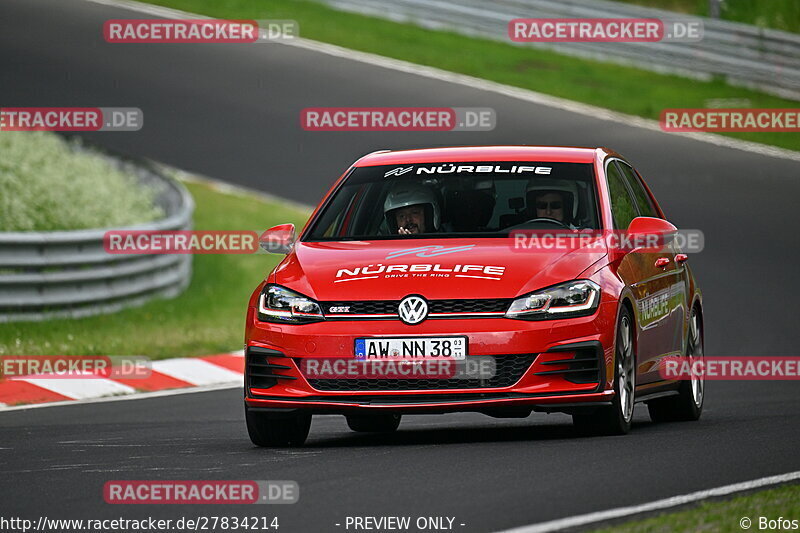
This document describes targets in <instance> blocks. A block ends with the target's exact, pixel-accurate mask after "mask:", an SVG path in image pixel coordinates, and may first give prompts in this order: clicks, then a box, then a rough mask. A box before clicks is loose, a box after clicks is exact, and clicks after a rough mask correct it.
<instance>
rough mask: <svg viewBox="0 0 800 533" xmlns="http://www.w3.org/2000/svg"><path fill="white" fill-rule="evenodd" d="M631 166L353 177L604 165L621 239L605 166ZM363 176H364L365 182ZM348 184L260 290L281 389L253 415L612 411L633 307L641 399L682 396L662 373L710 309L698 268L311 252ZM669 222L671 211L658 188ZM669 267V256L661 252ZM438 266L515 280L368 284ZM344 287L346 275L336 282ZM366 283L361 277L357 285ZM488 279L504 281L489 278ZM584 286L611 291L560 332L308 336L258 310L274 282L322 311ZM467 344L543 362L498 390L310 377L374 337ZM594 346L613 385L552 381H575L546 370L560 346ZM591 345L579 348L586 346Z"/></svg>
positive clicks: (501, 245) (374, 327)
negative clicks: (335, 385) (657, 301)
mask: <svg viewBox="0 0 800 533" xmlns="http://www.w3.org/2000/svg"><path fill="white" fill-rule="evenodd" d="M615 158H616V159H622V158H621V156H619V155H618V154H616V153H614V152H612V151H611V150H607V149H603V148H568V147H524V146H522V147H519V146H518V147H513V146H498V147H465V148H439V149H424V150H408V151H402V152H378V153H374V154H370V155H367V156H365V157H363V158H361V159H359V160H358V161H357V162H356V163H355V164H354V165H353V167H352V168H355V167H365V166H378V165H404V164H411V163H435V162H467V161H538V162H546V161H553V162H572V163H592V164H593V166H594V170H595V179H596V184H595V185H596V191H597V195H598V197H599V203H598V207H599V215H600V219H601V222H602V226H603V228H612V227H613V217H612V211H611V205H610V201H609V190H608V185H607V183H606V179H605V165H606V164H607V162H608V161H610V160H612V159H615ZM352 168H351V170H352ZM349 172H350V170H348V172H345V173H344V174H343V175H342V177H341V178H339V180H337V182H336V183H335V184H334V185H333V187H332V188H331V191H330V192H329V193H328V194H327V195H326V197H325V199H323V201H322V202H321V203H320V207H318V208H317V210H315V212H314V214H313V215H312V216H311V218H310V221H309V223H308V224H307V225H306V228H305V229H304V230H303V232H302V235H301V238H300V239H299V240H298V242H297V243H296V244H295V246H294V248H293V249H292V250H291V252H290V253H288V254H287V256H286V257H285V258H284V259H283V261H281V263H280V264H279V265H278V266H277V267H276V268H275V269H274V270H273V271H272V272H271V273H270V274H269V276H268V278H267V279H266V280H265V281H264V282H263V283H262V284H260V285H259V286H258V287H257V288H256V290H255V291H254V292H253V295H252V296H251V298H250V301H249V305H248V312H247V319H246V331H245V348H246V349H249V348H251V347H260V348H266V349H268V350H274V351H275V352H279V353H280V354H279V355H278V356H276V357H275V359H274V361H273V360H272V358H270V362H276V363H277V362H279V363H280V365H281V366H282V367H284V368H282V369H281V370H280V371H276V372H278V373H279V374H280V375H284V376H287V379H277V380H276V382H275V383H274V384H273V385H271V386H269V387H267V388H258V387H250V386H248V385H247V384H246V386H245V402H246V404H247V405H248V406H249V407H251V408H256V407H261V408H271V409H278V410H280V409H305V410H310V411H314V412H342V413H351V412H364V411H377V410H387V409H388V410H392V411H395V412H408V413H421V412H449V411H463V410H468V411H469V410H471V411H486V412H489V411H492V410H493V409H502V408H512V407H521V408H526V407H531V408H534V409H538V410H545V411H550V410H555V411H565V412H569V411H570V409H573V408H574V407H575V406H581V405H589V404H598V403H603V404H605V403H608V402H610V400H611V399H612V398H613V395H614V391H613V383H612V379H613V375H614V366H613V365H614V339H615V338H616V337H615V335H616V332H615V327H616V324H617V318H618V316H619V313H620V309H621V304H622V305H627V306H628V307H630V308H631V310H632V311H633V314H634V317H635V322H636V337H635V339H634V341H635V343H636V345H637V348H638V352H639V354H640V357H639V360H638V361H637V364H638V369H639V372H638V373H639V375H640V380H639V381H638V383H639V385H638V387H637V395H639V394H641V395H642V397H644V395H645V394H646V393H648V392H658V391H660V390H662V389H665V388H670V387H674V386H675V383H674V382H665V381H662V380H660V378H659V376H658V372H657V368H658V361H659V360H660V358H662V357H664V356H665V355H667V354H670V353H674V352H675V351H676V350H679V349H680V347H682V346H683V343H684V342H685V336H686V335H685V331H686V327H687V321H688V313H689V310H690V309H691V308H692V307H693V306H698V307H699V306H701V305H702V304H701V296H700V292H699V290H698V289H697V288H696V286H695V282H694V278H693V277H692V275H691V272H690V271H689V268H688V266H681V267H678V266H677V264H676V262H674V261H673V262H672V263H671V264H670V266H669V268H667V269H663V270H662V269H660V268H659V269H655V266H654V261H653V259H654V258H653V257H652V256H653V254H649V253H643V254H639V253H630V254H620V253H619V252H616V251H615V250H608V249H601V250H593V251H592V252H587V251H585V250H573V251H571V252H563V251H561V252H555V253H552V254H543V253H533V254H526V253H524V252H521V251H515V250H514V249H513V248H512V246H511V245H510V243H509V239H499V238H482V239H458V238H456V239H454V238H448V239H446V243H445V244H446V245H447V246H448V247H450V246H452V247H457V246H463V245H468V244H472V245H474V246H473V247H472V248H471V249H469V250H465V251H462V252H459V253H457V254H456V253H454V254H448V255H441V256H438V257H417V256H412V255H407V256H401V257H396V258H393V259H388V260H387V254H389V253H391V252H394V251H397V250H401V249H403V248H404V247H407V246H408V244H406V243H404V242H403V241H402V240H401V239H394V240H374V241H342V242H339V241H337V242H303V236H304V235H305V234H306V233H307V230H308V228H309V227H310V224H311V223H312V221H313V220H314V219H315V218H316V216H317V214H318V212H319V210H320V209H321V207H322V206H324V205H325V204H326V202H327V201H328V199H329V198H330V197H331V195H332V194H333V193H334V192H335V191H336V190H337V188H338V187H339V186H340V184H341V183H342V182H343V181H344V180H345V179H346V178H347V176H348V174H349ZM647 193H648V194H649V195H650V197H651V199H652V201H653V204H654V205H655V206H656V208H657V209H658V213H659V214H660V215H661V216H662V217H663V212H662V211H661V209H660V207H658V203H657V202H656V201H655V198H654V197H653V196H652V193H651V192H650V190H649V189H647ZM442 242H443V240H442V239H414V241H413V246H414V247H422V246H426V245H433V244H442ZM662 255H663V254H662ZM398 263H408V264H420V263H428V264H436V265H439V268H440V269H443V270H445V271H447V270H448V269H452V268H453V267H454V265H456V264H460V265H489V266H501V267H503V268H504V271H503V273H502V275H500V276H484V277H476V278H455V277H453V276H451V277H448V278H431V277H428V278H421V279H416V278H396V279H391V280H387V279H386V278H384V277H377V278H369V276H363V268H367V273H371V272H374V271H376V270H378V269H380V267H381V266H384V267H385V266H387V265H390V264H398ZM343 269H344V270H347V271H355V270H356V269H358V273H359V274H360V275H362V276H363V277H365V278H369V279H359V280H356V281H343V280H342V278H343V277H345V278H346V277H348V276H350V275H349V274H347V273H346V274H345V275H344V276H342V275H339V274H340V273H341V271H342V270H343ZM337 276H338V277H337ZM350 277H353V276H350ZM488 277H492V278H496V279H485V278H488ZM574 279H589V280H592V281H594V282H595V283H597V284H598V285H599V286H600V287H601V290H602V295H601V300H600V301H601V303H600V305H599V307H598V309H597V311H596V312H595V313H594V314H593V315H591V316H584V317H578V318H566V319H558V320H543V321H526V320H516V319H509V318H504V317H491V318H468V319H467V318H465V319H458V318H452V319H447V320H434V319H428V320H425V321H423V322H422V323H420V324H417V325H413V326H412V325H407V324H405V323H403V322H401V321H400V320H397V319H396V320H378V321H368V320H348V321H329V320H325V321H321V322H314V323H309V324H301V325H289V324H275V323H270V322H264V321H261V320H259V318H258V313H257V308H258V299H259V297H260V294H261V291H262V289H263V288H264V286H265V285H266V284H278V285H281V286H283V287H286V288H288V289H291V290H293V291H296V292H299V293H301V294H303V295H305V296H307V297H310V298H312V299H314V300H317V301H320V302H334V301H345V300H347V301H355V300H359V301H360V300H366V301H372V300H376V301H377V300H400V299H401V298H403V297H405V296H407V295H409V294H421V295H423V296H424V297H425V298H427V299H429V300H440V299H465V298H469V299H488V298H503V299H506V298H507V299H513V298H515V297H517V296H520V295H523V294H526V293H529V292H531V291H534V290H538V289H542V288H545V287H548V286H552V285H555V284H558V283H562V282H565V281H570V280H574ZM659 291H662V292H663V291H668V292H669V291H671V292H669V293H670V294H671V295H672V297H671V299H670V300H669V309H667V310H666V311H665V312H664V313H663V316H659V317H658V320H657V321H655V322H654V321H653V320H651V318H652V317H649V318H648V317H644V316H643V315H642V314H641V309H640V308H641V305H640V304H641V302H642V301H643V300H644V299H645V298H648V297H649V295H650V294H652V293H653V292H659ZM453 334H459V335H466V336H467V337H468V346H469V353H468V356H480V355H502V354H534V355H535V358H534V359H533V362H532V363H531V365H530V367H529V368H528V369H527V371H525V372H524V373H523V374H522V377H521V378H520V379H519V380H518V381H517V382H516V383H514V384H512V385H510V386H506V387H499V388H483V387H482V388H463V389H454V388H448V389H446V390H445V389H441V390H439V389H436V390H430V389H425V390H369V391H363V390H361V391H359V390H345V391H332V390H318V389H316V388H314V387H313V386H312V385H311V384H310V383H309V380H307V379H306V378H305V376H304V375H303V373H302V372H301V370H300V368H299V366H298V362H299V361H301V360H302V359H303V358H309V357H312V358H321V357H333V358H353V357H354V352H353V350H354V342H355V339H356V338H359V337H373V336H386V337H392V336H408V337H411V336H442V335H453ZM576 343H595V344H596V345H597V346H599V348H598V354H599V355H598V357H600V358H601V362H600V365H601V366H602V369H601V373H600V376H601V377H600V379H599V380H598V382H593V383H575V382H573V381H570V380H568V379H566V376H567V374H558V373H553V372H549V373H545V374H542V373H541V372H545V371H554V370H564V369H566V368H567V367H568V365H547V364H546V363H547V362H548V361H553V360H560V359H563V357H564V352H561V351H559V347H560V346H565V345H567V346H569V345H574V344H576ZM579 345H580V344H579Z"/></svg>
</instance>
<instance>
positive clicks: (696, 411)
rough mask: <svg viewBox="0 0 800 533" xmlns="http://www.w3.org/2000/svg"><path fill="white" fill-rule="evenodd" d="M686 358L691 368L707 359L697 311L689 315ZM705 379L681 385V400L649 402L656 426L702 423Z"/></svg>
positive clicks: (684, 382)
mask: <svg viewBox="0 0 800 533" xmlns="http://www.w3.org/2000/svg"><path fill="white" fill-rule="evenodd" d="M686 358H687V359H688V360H689V363H690V364H694V362H695V361H698V360H702V358H703V320H702V317H701V316H700V313H699V312H698V311H697V308H694V309H692V313H691V314H690V315H689V332H688V334H687V340H686ZM705 388H706V387H705V379H704V378H703V376H698V377H694V376H692V378H691V379H689V380H684V381H681V383H680V386H679V387H678V395H677V396H668V397H666V398H658V399H656V400H653V401H651V402H647V409H648V411H650V420H652V421H653V422H686V421H692V420H699V419H700V415H701V414H702V412H703V401H704V400H705Z"/></svg>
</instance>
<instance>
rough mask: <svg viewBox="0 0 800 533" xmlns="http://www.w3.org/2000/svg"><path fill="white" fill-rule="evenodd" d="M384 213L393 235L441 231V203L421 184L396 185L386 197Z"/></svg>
mask: <svg viewBox="0 0 800 533" xmlns="http://www.w3.org/2000/svg"><path fill="white" fill-rule="evenodd" d="M383 212H384V215H385V217H386V222H387V224H388V225H389V229H390V232H391V233H393V234H398V235H411V234H416V233H430V232H433V231H438V230H439V221H440V215H439V202H438V201H437V199H436V195H435V194H434V193H433V191H431V190H430V189H429V188H428V187H426V186H424V185H422V184H421V183H416V182H406V183H396V184H395V185H394V186H393V187H392V189H391V190H390V191H389V194H388V195H387V196H386V201H385V202H384V204H383Z"/></svg>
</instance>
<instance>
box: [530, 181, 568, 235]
mask: <svg viewBox="0 0 800 533" xmlns="http://www.w3.org/2000/svg"><path fill="white" fill-rule="evenodd" d="M526 196H527V205H528V216H529V217H530V218H548V219H552V220H556V221H558V222H561V223H562V224H563V225H565V226H567V227H568V228H571V229H577V227H576V226H575V222H576V219H577V218H578V202H577V198H578V188H577V186H576V185H575V184H574V183H573V182H570V181H565V180H544V179H533V180H531V181H530V183H529V184H528V187H527V189H526Z"/></svg>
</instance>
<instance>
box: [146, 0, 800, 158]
mask: <svg viewBox="0 0 800 533" xmlns="http://www.w3.org/2000/svg"><path fill="white" fill-rule="evenodd" d="M146 1H148V2H149V3H152V4H158V5H162V6H168V7H172V8H176V9H181V10H185V11H189V12H194V13H202V14H204V15H208V16H211V17H216V18H227V19H293V20H296V21H298V23H299V25H300V35H301V36H303V37H306V38H309V39H314V40H317V41H322V42H326V43H332V44H336V45H340V46H343V47H346V48H350V49H353V50H361V51H365V52H371V53H375V54H379V55H382V56H386V57H392V58H396V59H402V60H405V61H410V62H412V63H417V64H420V65H428V66H432V67H437V68H441V69H444V70H448V71H452V72H458V73H462V74H468V75H471V76H476V77H478V78H484V79H487V80H492V81H496V82H499V83H504V84H507V85H512V86H515V87H521V88H524V89H530V90H534V91H538V92H541V93H545V94H550V95H554V96H558V97H561V98H567V99H569V100H574V101H578V102H585V103H588V104H592V105H596V106H599V107H604V108H608V109H613V110H615V111H620V112H623V113H628V114H631V115H638V116H642V117H646V118H651V119H658V118H659V115H660V113H661V110H662V109H664V108H702V107H706V104H705V102H706V101H707V100H711V99H747V100H749V101H750V104H751V107H754V108H796V107H797V105H798V104H797V102H796V101H792V100H786V99H783V98H778V97H774V96H770V95H767V94H764V93H760V92H758V91H753V90H749V89H744V88H739V87H732V86H730V85H728V84H727V83H725V82H724V81H723V80H713V81H709V82H700V81H696V80H690V79H687V78H683V77H680V76H670V75H663V74H657V73H654V72H648V71H644V70H640V69H636V68H630V67H623V66H618V65H613V64H610V63H602V62H597V61H589V60H584V59H579V58H574V57H569V56H565V55H561V54H557V53H555V52H550V51H546V50H536V49H532V48H526V47H519V46H513V45H511V44H508V43H503V42H499V41H491V40H488V39H478V38H473V37H466V36H463V35H458V34H455V33H451V32H445V31H433V30H428V29H424V28H421V27H418V26H414V25H411V24H401V23H396V22H391V21H387V20H382V19H377V18H373V17H366V16H362V15H357V14H353V13H346V12H343V11H336V10H334V9H331V8H328V7H326V6H324V5H321V4H318V3H316V2H311V1H306V0H266V1H265V0H224V1H219V0H146ZM352 104H353V105H357V104H358V102H353V103H352ZM385 105H392V102H388V101H387V102H385ZM298 127H299V126H298ZM723 135H727V136H730V137H734V138H738V139H743V140H749V141H754V142H759V143H764V144H771V145H774V146H780V147H783V148H789V149H792V150H800V135H797V133H781V132H755V133H752V132H747V133H725V134H723ZM520 142H524V139H521V140H520Z"/></svg>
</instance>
